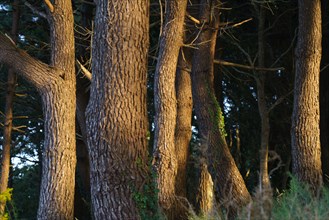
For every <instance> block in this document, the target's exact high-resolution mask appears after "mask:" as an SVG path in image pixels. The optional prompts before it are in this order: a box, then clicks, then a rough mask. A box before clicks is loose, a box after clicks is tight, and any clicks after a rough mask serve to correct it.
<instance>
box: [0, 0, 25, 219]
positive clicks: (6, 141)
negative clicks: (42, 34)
mask: <svg viewBox="0 0 329 220" xmlns="http://www.w3.org/2000/svg"><path fill="white" fill-rule="evenodd" d="M12 7H13V21H12V28H11V36H12V38H13V39H14V41H15V42H16V36H17V30H18V23H19V14H20V12H19V6H18V0H15V1H14V2H13V6H12ZM16 78H17V76H16V73H15V72H14V70H13V69H12V68H10V69H9V71H8V80H7V93H6V107H5V123H4V125H5V126H4V131H3V144H2V158H1V179H0V194H1V193H4V192H5V191H6V190H7V188H8V178H9V171H10V146H11V134H12V126H13V103H14V97H15V88H16ZM5 207H6V201H0V217H1V216H2V215H4V214H5Z"/></svg>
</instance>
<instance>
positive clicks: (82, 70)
mask: <svg viewBox="0 0 329 220" xmlns="http://www.w3.org/2000/svg"><path fill="white" fill-rule="evenodd" d="M76 64H77V65H78V67H79V69H80V70H81V72H82V73H83V75H84V76H85V77H87V79H89V80H90V81H91V78H92V75H91V73H90V72H89V70H87V69H86V67H84V66H83V65H82V64H81V63H80V62H79V60H78V59H77V60H76Z"/></svg>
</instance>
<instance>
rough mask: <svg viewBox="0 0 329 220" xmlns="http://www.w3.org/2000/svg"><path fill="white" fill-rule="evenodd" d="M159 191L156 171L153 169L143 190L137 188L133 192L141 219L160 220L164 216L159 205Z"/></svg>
mask: <svg viewBox="0 0 329 220" xmlns="http://www.w3.org/2000/svg"><path fill="white" fill-rule="evenodd" d="M158 192H159V190H158V188H157V185H156V173H155V172H154V171H151V174H150V177H149V179H148V181H147V182H146V183H145V184H144V186H143V188H142V191H137V190H135V191H134V192H133V199H134V201H135V202H136V205H137V208H138V210H139V214H140V217H141V219H143V220H158V219H162V218H163V216H162V214H161V212H160V210H159V207H158V196H157V195H158Z"/></svg>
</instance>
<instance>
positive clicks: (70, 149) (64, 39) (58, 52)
mask: <svg viewBox="0 0 329 220" xmlns="http://www.w3.org/2000/svg"><path fill="white" fill-rule="evenodd" d="M51 6H53V7H51ZM51 6H49V9H50V11H49V13H48V22H49V24H50V30H51V33H50V36H51V49H52V50H51V66H48V65H46V64H44V63H42V62H41V61H38V60H36V59H34V58H32V57H31V56H29V55H28V54H27V53H26V52H24V51H22V50H20V49H18V48H16V47H15V46H14V45H13V44H12V42H11V41H10V40H9V39H8V38H7V37H6V36H5V35H2V34H1V35H0V42H1V44H0V62H2V63H5V64H7V65H9V66H10V67H12V68H14V70H15V72H17V73H20V74H21V75H22V76H23V77H25V78H26V79H27V81H29V82H30V83H31V84H32V85H34V86H35V87H36V89H37V90H38V92H39V93H40V95H41V98H42V106H43V113H44V121H45V124H44V126H45V128H44V132H45V143H44V149H43V160H42V180H41V187H40V200H39V209H38V219H73V209H74V208H73V203H74V186H75V167H76V149H75V146H76V145H75V66H74V63H75V62H74V61H75V58H74V52H75V51H74V34H73V12H72V5H71V2H70V1H65V0H58V1H55V2H54V4H53V5H51Z"/></svg>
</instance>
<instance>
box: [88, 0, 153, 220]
mask: <svg viewBox="0 0 329 220" xmlns="http://www.w3.org/2000/svg"><path fill="white" fill-rule="evenodd" d="M95 3H96V17H95V25H94V39H93V48H92V57H93V63H92V70H93V78H92V82H91V89H90V101H89V103H88V106H87V110H86V120H87V135H88V136H87V139H88V148H89V158H90V178H91V200H92V210H93V214H94V218H95V219H112V220H115V219H139V215H138V210H137V204H136V202H138V201H135V200H134V196H136V195H140V190H141V189H142V187H143V183H144V181H145V179H146V175H147V170H146V169H147V159H148V158H147V151H148V150H147V130H148V123H147V109H146V84H147V81H146V76H147V53H148V46H149V37H148V34H149V11H148V10H149V1H148V0H136V1H109V0H96V1H95Z"/></svg>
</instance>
